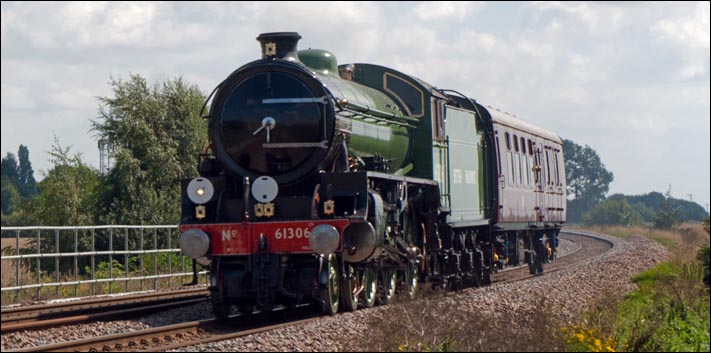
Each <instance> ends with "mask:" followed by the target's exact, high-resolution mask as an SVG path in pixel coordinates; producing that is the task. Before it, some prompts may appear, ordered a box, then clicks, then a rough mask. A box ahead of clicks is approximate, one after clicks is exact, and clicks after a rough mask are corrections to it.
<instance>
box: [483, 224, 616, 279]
mask: <svg viewBox="0 0 711 353" xmlns="http://www.w3.org/2000/svg"><path fill="white" fill-rule="evenodd" d="M560 235H561V238H563V239H567V240H570V241H573V242H575V243H577V244H579V245H580V246H579V247H577V248H576V249H574V250H573V251H571V252H569V253H567V254H565V255H562V256H558V258H557V259H556V260H555V261H553V262H550V263H547V264H546V265H545V270H544V273H543V275H544V276H545V275H547V274H551V273H555V272H558V271H561V270H563V269H566V268H568V267H569V266H574V265H575V264H577V263H579V262H582V261H585V260H587V259H589V258H591V257H594V256H596V255H599V254H601V253H604V252H606V251H608V250H610V249H612V247H613V243H612V242H610V241H609V240H606V239H603V238H600V237H598V236H596V235H595V234H592V233H586V232H580V231H565V232H561V233H560ZM534 277H537V276H534V275H531V274H530V273H529V272H528V266H526V265H522V266H517V267H511V268H509V269H507V270H504V271H502V272H499V273H497V274H495V275H494V276H493V283H494V284H503V283H510V282H517V281H523V280H527V279H531V278H534Z"/></svg>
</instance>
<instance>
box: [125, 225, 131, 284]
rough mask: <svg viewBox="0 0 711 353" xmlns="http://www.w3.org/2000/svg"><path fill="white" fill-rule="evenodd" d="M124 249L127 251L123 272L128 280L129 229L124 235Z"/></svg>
mask: <svg viewBox="0 0 711 353" xmlns="http://www.w3.org/2000/svg"><path fill="white" fill-rule="evenodd" d="M123 248H124V250H126V254H124V255H123V259H124V260H123V266H124V268H123V270H124V273H125V274H126V278H128V277H129V276H128V257H129V255H128V228H126V232H125V234H124V247H123ZM128 282H130V281H126V292H128Z"/></svg>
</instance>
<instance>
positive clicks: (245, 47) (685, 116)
mask: <svg viewBox="0 0 711 353" xmlns="http://www.w3.org/2000/svg"><path fill="white" fill-rule="evenodd" d="M709 27H710V25H709V3H708V2H688V3H687V2H673V3H642V2H621V3H617V2H615V3H608V2H589V3H588V2H564V3H559V2H536V3H526V2H524V3H520V2H515V3H507V2H496V3H486V2H481V3H480V2H477V3H467V2H447V1H439V2H382V3H381V2H377V3H372V2H339V3H336V2H333V3H331V2H318V3H307V2H294V3H274V2H268V3H260V2H244V3H243V2H239V3H214V2H202V1H201V2H195V3H187V2H180V3H172V2H151V3H138V2H128V3H123V2H115V1H112V2H97V1H92V2H84V3H33V2H17V3H15V2H4V1H3V2H2V51H1V56H2V79H1V80H2V129H1V131H2V155H3V156H5V155H6V154H7V153H8V152H12V153H15V154H17V149H18V147H19V145H20V144H24V145H26V146H28V148H29V151H30V159H31V162H32V165H33V167H34V169H35V172H36V177H37V178H38V179H41V178H42V172H43V171H44V172H46V171H47V170H48V169H49V168H51V166H52V165H51V163H50V162H49V155H48V154H47V151H49V150H50V149H51V146H52V143H53V141H54V136H56V137H57V138H58V140H59V142H60V144H61V145H62V146H71V147H72V151H74V152H80V153H82V156H83V159H84V161H85V162H86V163H88V164H90V165H93V166H94V167H96V168H98V166H99V152H98V148H97V138H96V133H95V132H93V131H91V121H92V120H93V119H96V118H97V117H98V111H99V102H98V100H97V97H110V96H111V89H110V86H109V82H110V80H111V79H112V78H113V79H127V78H128V77H129V75H130V74H140V75H142V76H143V77H145V78H147V80H148V82H150V83H159V82H162V81H163V80H167V79H172V78H176V77H183V78H184V79H185V80H187V81H188V82H191V83H194V84H197V85H198V87H199V88H200V89H201V90H202V91H203V92H204V93H206V94H207V93H209V92H210V91H212V89H213V88H214V87H215V86H216V85H217V84H218V83H219V82H221V81H222V80H223V79H224V78H225V77H227V75H228V74H229V73H231V72H232V71H233V70H235V69H236V68H238V67H240V66H241V65H243V64H245V63H247V62H249V61H252V60H255V59H258V58H259V57H260V49H259V45H258V43H257V41H256V40H255V38H256V37H257V36H258V35H259V34H260V33H264V32H280V31H294V32H299V33H300V34H301V36H302V37H303V38H302V39H301V41H300V42H299V48H302V49H305V48H309V47H310V48H319V49H327V50H330V51H332V52H333V53H334V54H335V55H336V57H337V58H338V61H339V63H348V62H365V63H374V64H378V65H383V66H388V67H393V68H395V69H397V70H400V71H402V72H405V73H408V74H411V75H413V76H416V77H419V78H420V79H422V80H424V81H426V82H429V83H430V84H432V85H434V86H437V87H441V88H450V89H455V90H457V91H460V92H463V93H466V94H467V95H468V96H470V97H473V98H475V99H476V100H477V101H479V102H480V103H482V104H484V105H491V106H494V107H497V108H499V109H501V110H504V111H507V112H511V113H513V114H516V115H517V116H518V117H519V118H522V119H524V120H527V121H529V122H531V123H534V124H537V125H540V126H543V127H545V128H547V129H549V130H552V131H554V132H556V133H558V134H559V135H560V136H561V137H563V138H567V139H570V140H572V141H574V142H576V143H578V144H580V145H589V146H590V147H592V148H593V149H595V150H596V151H597V153H598V154H599V155H600V157H601V159H602V161H603V163H604V164H605V166H606V167H607V169H609V170H611V171H612V172H613V173H614V175H615V178H614V181H613V182H612V184H611V185H610V194H612V193H624V194H628V195H638V194H645V193H648V192H650V191H658V192H662V193H664V192H666V191H667V190H668V189H669V186H670V185H671V194H672V196H674V197H677V198H683V199H687V200H688V199H689V197H691V198H692V199H693V201H695V202H697V203H699V204H700V205H702V206H704V207H706V208H707V209H708V203H709V188H710V187H709V184H711V183H710V179H711V178H710V176H709V174H710V173H709V165H710V160H711V157H710V156H709V154H710V152H709V151H710V150H711V148H710V143H709V140H710V139H709V133H710V131H711V128H710V127H709V121H710V120H711V118H710V116H711V113H710V110H709V97H710V92H709V91H710V80H709V77H710V76H709V75H710V71H711V70H710V67H709V52H710V48H709V47H710V42H711V40H710V39H709ZM689 195H691V196H689Z"/></svg>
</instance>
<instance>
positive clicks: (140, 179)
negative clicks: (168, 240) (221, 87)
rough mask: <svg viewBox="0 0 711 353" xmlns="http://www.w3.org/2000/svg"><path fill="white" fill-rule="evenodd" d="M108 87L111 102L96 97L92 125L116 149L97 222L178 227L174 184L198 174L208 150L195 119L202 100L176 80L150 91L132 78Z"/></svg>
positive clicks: (203, 125) (177, 195)
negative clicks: (97, 113) (96, 113)
mask: <svg viewBox="0 0 711 353" xmlns="http://www.w3.org/2000/svg"><path fill="white" fill-rule="evenodd" d="M111 86H112V88H113V91H114V97H100V98H99V101H100V102H101V104H102V105H101V108H100V117H99V119H97V120H96V121H94V122H93V126H94V130H95V131H97V132H98V133H99V135H100V137H101V138H104V139H106V140H107V141H108V142H109V145H111V146H113V148H114V150H115V164H114V167H113V169H111V171H110V172H109V174H108V176H107V177H106V193H105V194H104V195H103V200H102V201H103V207H101V214H100V215H99V216H98V218H99V222H101V223H103V224H175V223H178V219H179V217H180V216H179V211H180V207H179V206H178V205H180V188H179V186H180V185H179V180H180V179H184V178H190V177H194V176H196V175H197V169H196V167H197V163H198V159H197V158H198V157H197V156H198V154H199V153H200V152H201V150H202V148H204V147H205V146H206V145H207V133H206V131H207V128H206V127H207V125H206V122H205V120H203V119H202V118H201V117H200V109H201V108H202V104H203V102H204V101H205V96H204V95H203V94H202V93H201V92H200V90H199V89H198V88H197V86H195V85H191V84H188V83H186V82H185V81H184V80H183V79H181V78H178V79H173V80H169V81H166V82H163V83H162V84H160V85H155V86H153V87H149V86H148V84H147V83H146V80H145V79H144V78H142V77H141V76H139V75H131V76H130V78H129V80H128V81H121V80H118V81H116V80H112V81H111Z"/></svg>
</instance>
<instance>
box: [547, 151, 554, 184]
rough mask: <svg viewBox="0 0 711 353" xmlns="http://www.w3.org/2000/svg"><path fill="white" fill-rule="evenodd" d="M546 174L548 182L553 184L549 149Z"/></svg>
mask: <svg viewBox="0 0 711 353" xmlns="http://www.w3.org/2000/svg"><path fill="white" fill-rule="evenodd" d="M546 175H547V176H548V177H547V178H546V180H547V181H548V182H547V184H551V183H552V182H553V181H552V180H551V163H550V158H549V156H548V150H546Z"/></svg>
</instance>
